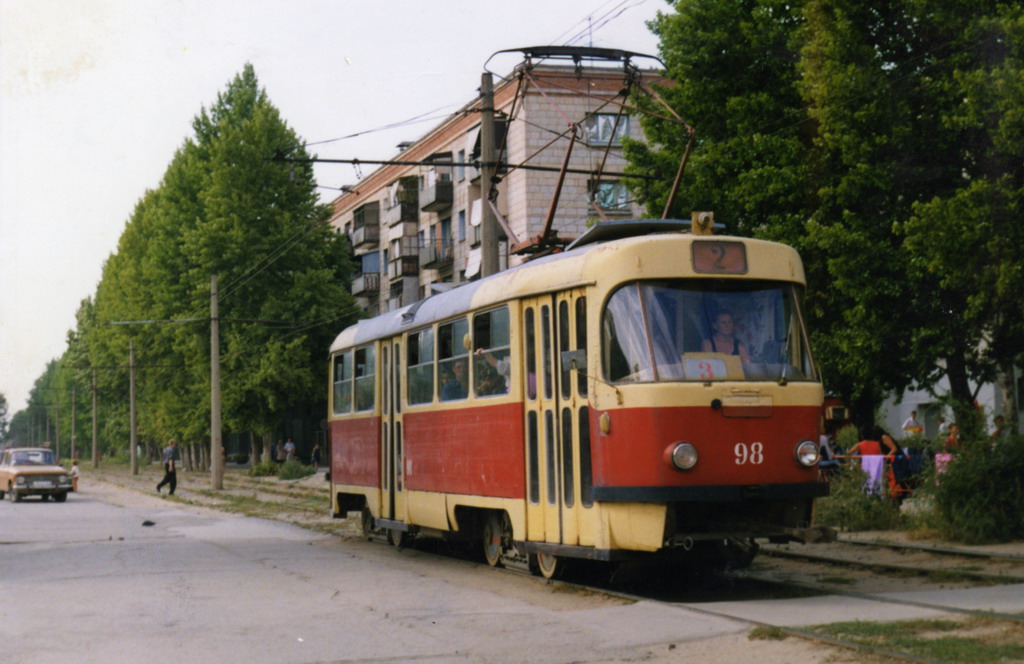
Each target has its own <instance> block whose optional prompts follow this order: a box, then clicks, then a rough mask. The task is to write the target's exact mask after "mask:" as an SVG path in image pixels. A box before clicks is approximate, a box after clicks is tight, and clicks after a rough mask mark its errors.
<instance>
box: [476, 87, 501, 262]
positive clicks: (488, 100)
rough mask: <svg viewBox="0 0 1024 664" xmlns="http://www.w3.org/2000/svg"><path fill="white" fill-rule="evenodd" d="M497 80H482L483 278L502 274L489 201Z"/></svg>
mask: <svg viewBox="0 0 1024 664" xmlns="http://www.w3.org/2000/svg"><path fill="white" fill-rule="evenodd" d="M494 134H495V132H494V78H493V77H492V76H491V73H490V72H484V73H483V74H482V75H481V76H480V197H481V199H482V200H481V202H480V209H481V211H482V212H483V217H482V219H481V220H480V276H481V277H489V276H490V275H492V274H496V273H497V272H498V222H497V219H495V217H494V211H493V210H492V209H491V206H490V205H488V204H487V201H489V200H491V188H492V187H493V186H494V176H495V174H496V172H497V159H496V152H495V150H494Z"/></svg>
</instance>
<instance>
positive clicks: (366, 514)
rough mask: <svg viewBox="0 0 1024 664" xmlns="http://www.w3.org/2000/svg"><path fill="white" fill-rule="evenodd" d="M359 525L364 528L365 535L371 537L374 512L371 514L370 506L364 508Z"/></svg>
mask: <svg viewBox="0 0 1024 664" xmlns="http://www.w3.org/2000/svg"><path fill="white" fill-rule="evenodd" d="M359 525H360V527H361V528H362V529H363V537H365V538H367V539H369V538H370V535H372V534H373V514H370V508H369V507H364V508H363V512H362V514H361V515H360V517H359Z"/></svg>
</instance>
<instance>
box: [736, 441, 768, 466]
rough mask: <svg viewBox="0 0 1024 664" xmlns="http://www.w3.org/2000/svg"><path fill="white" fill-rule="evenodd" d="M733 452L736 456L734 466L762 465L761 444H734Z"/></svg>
mask: <svg viewBox="0 0 1024 664" xmlns="http://www.w3.org/2000/svg"><path fill="white" fill-rule="evenodd" d="M733 452H734V453H735V454H736V465H737V466H744V465H746V464H748V463H749V464H751V465H754V466H756V465H759V464H762V463H764V445H763V444H761V443H751V444H750V445H747V444H746V443H736V447H734V448H733Z"/></svg>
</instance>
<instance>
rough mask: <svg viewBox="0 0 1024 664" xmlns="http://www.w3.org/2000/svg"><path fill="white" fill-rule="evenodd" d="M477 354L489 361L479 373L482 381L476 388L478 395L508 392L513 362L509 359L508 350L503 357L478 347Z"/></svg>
mask: <svg viewBox="0 0 1024 664" xmlns="http://www.w3.org/2000/svg"><path fill="white" fill-rule="evenodd" d="M476 356H477V357H478V358H480V357H482V358H483V359H484V360H485V361H486V363H487V364H486V365H484V367H482V368H483V370H482V371H479V374H478V375H479V377H480V381H479V384H478V386H477V389H476V394H477V396H486V395H489V394H507V393H508V390H509V384H510V382H511V377H512V362H511V361H510V360H509V357H508V353H507V351H506V352H505V353H504V356H503V357H498V355H497V354H495V353H494V352H492V351H489V350H486V349H484V348H477V349H476ZM487 365H489V366H487Z"/></svg>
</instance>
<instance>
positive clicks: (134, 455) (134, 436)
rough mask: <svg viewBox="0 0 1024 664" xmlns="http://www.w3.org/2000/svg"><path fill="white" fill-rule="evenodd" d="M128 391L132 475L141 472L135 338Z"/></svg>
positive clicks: (129, 343)
mask: <svg viewBox="0 0 1024 664" xmlns="http://www.w3.org/2000/svg"><path fill="white" fill-rule="evenodd" d="M128 387H129V389H128V393H129V395H130V397H131V408H130V412H131V418H130V419H131V429H132V431H131V447H132V449H131V451H130V452H129V453H128V454H129V458H130V459H131V460H132V475H138V474H139V452H138V449H137V448H138V445H139V432H138V429H137V428H136V424H137V421H136V408H135V340H134V339H132V340H130V341H129V342H128Z"/></svg>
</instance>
